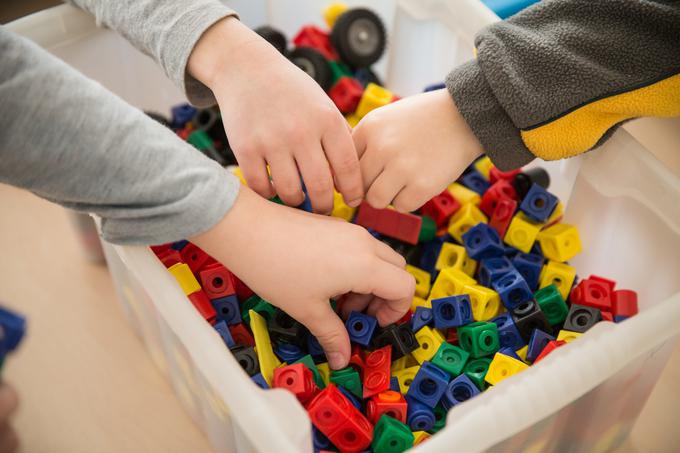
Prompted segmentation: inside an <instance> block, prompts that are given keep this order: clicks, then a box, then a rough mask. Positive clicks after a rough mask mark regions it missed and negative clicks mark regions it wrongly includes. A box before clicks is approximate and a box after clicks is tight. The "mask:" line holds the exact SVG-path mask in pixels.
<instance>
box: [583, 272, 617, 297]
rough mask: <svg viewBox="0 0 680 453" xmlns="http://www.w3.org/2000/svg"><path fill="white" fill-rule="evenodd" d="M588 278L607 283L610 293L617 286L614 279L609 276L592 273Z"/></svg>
mask: <svg viewBox="0 0 680 453" xmlns="http://www.w3.org/2000/svg"><path fill="white" fill-rule="evenodd" d="M588 280H592V281H594V282H600V283H602V284H604V285H606V286H607V288H609V292H610V293H611V292H612V291H614V288H616V282H615V281H614V280H611V279H609V278H604V277H600V276H599V275H591V276H590V277H588Z"/></svg>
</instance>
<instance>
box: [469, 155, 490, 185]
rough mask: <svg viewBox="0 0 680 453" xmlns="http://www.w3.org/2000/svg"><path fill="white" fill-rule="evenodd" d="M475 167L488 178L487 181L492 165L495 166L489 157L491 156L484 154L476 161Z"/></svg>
mask: <svg viewBox="0 0 680 453" xmlns="http://www.w3.org/2000/svg"><path fill="white" fill-rule="evenodd" d="M474 167H475V169H477V171H478V172H480V173H481V174H482V176H484V177H485V178H486V180H487V181H488V180H489V172H490V171H491V167H493V163H492V162H491V159H489V156H484V157H482V158H481V159H479V160H478V161H477V162H475V165H474Z"/></svg>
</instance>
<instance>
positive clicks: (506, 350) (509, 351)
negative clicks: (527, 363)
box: [498, 346, 522, 361]
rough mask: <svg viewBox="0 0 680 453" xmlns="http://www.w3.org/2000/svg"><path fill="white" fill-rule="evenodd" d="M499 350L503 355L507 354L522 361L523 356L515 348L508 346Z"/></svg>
mask: <svg viewBox="0 0 680 453" xmlns="http://www.w3.org/2000/svg"><path fill="white" fill-rule="evenodd" d="M498 352H500V353H501V354H503V355H507V356H509V357H512V358H513V359H517V360H519V361H522V358H521V357H520V356H518V355H517V353H516V352H515V351H514V349H512V348H508V347H507V346H506V347H504V348H501V349H499V350H498Z"/></svg>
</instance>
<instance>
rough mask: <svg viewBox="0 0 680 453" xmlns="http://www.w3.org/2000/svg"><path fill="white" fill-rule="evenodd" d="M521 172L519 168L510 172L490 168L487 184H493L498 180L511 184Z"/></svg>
mask: <svg viewBox="0 0 680 453" xmlns="http://www.w3.org/2000/svg"><path fill="white" fill-rule="evenodd" d="M521 171H522V169H521V168H516V169H514V170H510V171H500V170H499V169H498V168H496V167H491V170H489V182H490V183H491V184H493V183H495V182H496V181H498V180H500V179H504V180H506V181H508V182H512V181H513V180H514V179H515V176H517V175H518V174H519V173H520V172H521Z"/></svg>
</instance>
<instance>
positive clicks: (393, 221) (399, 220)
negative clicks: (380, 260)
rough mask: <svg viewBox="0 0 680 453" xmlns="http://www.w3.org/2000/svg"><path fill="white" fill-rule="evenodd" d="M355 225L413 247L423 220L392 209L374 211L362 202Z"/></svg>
mask: <svg viewBox="0 0 680 453" xmlns="http://www.w3.org/2000/svg"><path fill="white" fill-rule="evenodd" d="M355 223H356V224H357V225H361V226H363V227H364V228H371V229H373V230H375V231H377V232H378V233H380V234H384V235H385V236H389V237H391V238H394V239H399V240H400V241H404V242H407V243H409V244H414V245H415V244H417V243H418V236H419V235H420V227H421V225H422V223H423V219H422V218H421V217H420V216H417V215H414V214H409V213H404V212H399V211H395V210H394V209H389V208H386V209H375V208H373V207H371V205H369V204H368V203H366V202H365V201H364V202H363V203H361V206H360V207H359V212H358V213H357V216H356V219H355Z"/></svg>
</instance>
